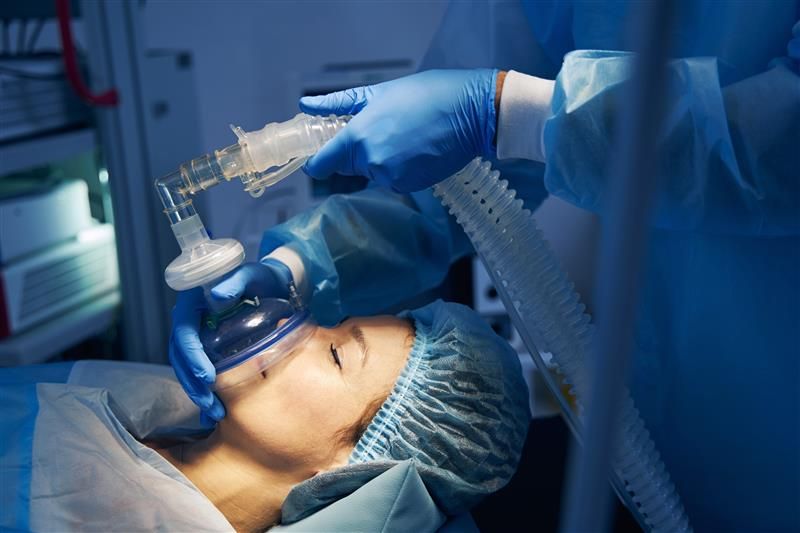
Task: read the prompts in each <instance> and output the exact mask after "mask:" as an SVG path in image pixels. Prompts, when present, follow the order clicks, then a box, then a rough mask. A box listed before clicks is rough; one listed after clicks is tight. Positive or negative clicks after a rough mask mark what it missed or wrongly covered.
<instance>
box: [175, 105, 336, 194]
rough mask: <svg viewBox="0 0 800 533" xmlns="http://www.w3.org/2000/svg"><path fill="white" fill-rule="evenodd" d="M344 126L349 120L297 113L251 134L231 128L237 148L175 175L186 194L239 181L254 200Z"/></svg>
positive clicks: (202, 159) (218, 152)
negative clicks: (178, 176) (289, 118)
mask: <svg viewBox="0 0 800 533" xmlns="http://www.w3.org/2000/svg"><path fill="white" fill-rule="evenodd" d="M349 120H350V117H349V116H342V117H337V116H335V115H331V116H327V117H322V116H312V115H306V114H303V113H299V114H298V115H296V116H295V117H294V118H292V119H291V120H287V121H286V122H272V123H270V124H267V125H266V126H264V127H263V128H261V129H260V130H256V131H250V132H246V131H244V130H243V129H242V128H240V127H237V126H233V125H231V129H232V130H233V132H234V133H235V134H236V137H237V138H238V139H239V142H238V143H237V144H232V145H231V146H228V147H227V148H223V149H222V150H216V151H215V152H214V153H212V154H206V155H204V156H202V157H198V158H196V159H193V160H191V161H189V162H187V163H184V164H183V165H181V169H180V172H181V174H182V176H183V179H184V182H185V184H186V186H187V189H188V191H189V192H190V193H191V194H194V193H197V192H199V191H201V190H204V189H208V188H209V187H211V186H213V185H216V184H217V183H220V182H222V181H223V180H225V181H230V180H232V179H239V180H240V181H241V182H242V185H244V190H245V191H247V192H249V193H250V194H251V195H252V196H254V197H258V196H261V195H262V194H263V193H264V189H266V188H267V187H270V186H272V185H275V184H276V183H278V182H279V181H281V180H282V179H283V178H285V177H286V176H288V175H289V174H291V173H292V172H294V171H296V170H297V169H299V168H300V167H301V166H303V163H305V162H306V160H307V159H308V158H309V157H311V156H312V155H313V154H314V153H316V152H317V150H319V149H320V148H322V145H324V144H325V143H326V142H328V140H330V139H331V138H332V137H333V136H334V135H336V133H337V132H338V131H339V130H340V129H342V128H343V127H344V126H345V125H346V124H347V122H348V121H349Z"/></svg>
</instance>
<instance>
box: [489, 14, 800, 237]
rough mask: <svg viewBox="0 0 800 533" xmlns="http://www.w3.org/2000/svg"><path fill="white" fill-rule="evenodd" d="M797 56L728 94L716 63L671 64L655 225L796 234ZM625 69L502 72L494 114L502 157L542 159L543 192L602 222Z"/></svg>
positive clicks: (585, 59)
mask: <svg viewBox="0 0 800 533" xmlns="http://www.w3.org/2000/svg"><path fill="white" fill-rule="evenodd" d="M798 28H800V24H798V26H796V28H795V33H796V35H795V40H796V41H797V40H800V35H799V34H798V32H800V29H798ZM797 48H799V47H795V49H797ZM790 50H792V47H791V46H790ZM798 59H800V58H783V59H782V60H780V61H776V62H774V66H773V67H772V68H770V69H769V70H766V71H765V72H763V73H761V74H758V75H756V76H753V77H750V78H747V79H744V80H741V81H739V82H737V83H735V84H732V85H729V86H726V87H722V86H721V85H720V81H719V77H718V65H717V62H716V60H714V59H710V58H692V59H681V60H677V61H673V62H671V63H670V64H669V73H670V83H671V85H672V87H673V91H672V94H671V97H670V98H671V99H670V103H671V105H670V108H669V114H668V117H667V119H666V121H665V122H666V130H665V133H664V136H663V138H662V141H661V148H662V150H663V151H662V153H663V154H664V157H663V160H662V161H660V165H661V167H660V170H661V176H663V180H662V182H661V184H660V189H659V196H658V201H657V205H656V210H655V220H654V223H655V224H656V225H657V226H660V227H665V228H675V229H692V230H702V231H714V232H726V233H739V234H753V235H785V234H796V233H798V232H800V180H798V179H797V172H798V168H800V144H798V139H800V76H798V73H797V60H798ZM630 63H631V55H630V54H624V53H617V52H592V51H579V52H573V53H570V54H568V55H567V56H566V57H565V60H564V65H563V67H562V70H561V72H560V74H559V76H558V78H557V80H556V81H555V82H552V81H549V80H543V79H540V78H535V77H532V76H527V75H524V74H520V73H516V72H513V71H512V72H510V73H509V74H508V76H507V77H506V79H505V83H504V85H503V89H502V95H501V100H500V107H499V110H498V135H497V154H498V158H500V159H502V158H506V157H512V158H513V157H524V158H527V159H533V160H539V161H544V162H545V163H546V172H545V186H546V187H547V189H548V191H549V192H550V193H551V194H554V195H556V196H558V197H560V198H562V199H564V200H567V201H568V202H570V203H572V204H574V205H577V206H579V207H582V208H584V209H588V210H591V211H594V212H596V213H600V214H602V212H603V209H604V204H605V198H604V190H605V183H604V179H605V172H606V170H607V169H608V168H609V166H610V161H609V158H610V156H611V155H613V153H614V149H613V146H612V143H613V138H614V135H613V132H614V131H615V121H616V120H617V119H618V116H619V113H618V106H619V105H620V102H622V101H623V100H622V98H621V93H622V92H623V91H624V83H623V82H624V81H625V80H626V79H627V73H628V72H629V71H630Z"/></svg>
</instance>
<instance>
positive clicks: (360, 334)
mask: <svg viewBox="0 0 800 533" xmlns="http://www.w3.org/2000/svg"><path fill="white" fill-rule="evenodd" d="M350 336H351V337H353V340H355V341H356V342H357V343H358V345H359V346H360V347H361V353H363V354H364V357H363V358H362V359H361V366H362V367H363V366H364V365H365V364H366V362H367V356H368V355H369V346H367V339H366V337H364V330H362V329H361V328H360V327H359V326H353V327H352V328H350Z"/></svg>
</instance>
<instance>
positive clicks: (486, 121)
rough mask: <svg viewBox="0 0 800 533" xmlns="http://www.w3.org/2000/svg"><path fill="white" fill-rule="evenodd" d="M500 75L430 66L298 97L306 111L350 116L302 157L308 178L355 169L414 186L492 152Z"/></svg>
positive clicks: (408, 188)
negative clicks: (312, 152)
mask: <svg viewBox="0 0 800 533" xmlns="http://www.w3.org/2000/svg"><path fill="white" fill-rule="evenodd" d="M504 74H505V73H502V72H501V73H498V71H497V70H493V69H475V70H431V71H426V72H421V73H418V74H414V75H411V76H407V77H404V78H399V79H396V80H392V81H388V82H385V83H380V84H378V85H371V86H366V87H357V88H354V89H347V90H345V91H339V92H335V93H331V94H328V95H324V96H312V97H304V98H302V99H301V100H300V109H302V111H303V112H305V113H308V114H312V115H328V114H335V115H354V117H353V119H352V120H351V121H350V123H349V124H348V125H347V126H346V127H345V128H344V129H343V130H341V131H340V132H339V133H337V134H336V136H335V137H334V138H333V139H331V140H330V141H328V142H327V143H326V144H325V145H324V146H323V147H322V148H321V149H320V150H319V151H318V152H317V154H316V155H314V156H313V157H312V158H311V159H309V160H308V161H307V163H306V165H305V172H306V173H307V174H309V175H310V176H311V177H313V178H327V177H329V176H331V175H332V174H335V173H338V174H345V175H361V176H365V177H367V178H369V179H371V180H373V181H375V182H377V183H378V184H380V185H382V186H385V187H389V188H391V189H393V190H395V191H397V192H412V191H418V190H422V189H425V188H427V187H430V186H432V185H434V184H436V183H438V182H439V181H441V180H443V179H445V178H448V177H449V176H451V175H452V174H454V173H455V172H457V171H458V170H461V169H462V168H463V167H464V166H465V165H466V164H467V163H469V162H470V161H471V160H472V159H474V158H475V157H477V156H483V157H490V156H493V155H494V152H495V148H494V143H495V132H496V129H497V104H498V102H499V98H498V96H499V91H498V88H500V87H501V86H502V81H503V78H504Z"/></svg>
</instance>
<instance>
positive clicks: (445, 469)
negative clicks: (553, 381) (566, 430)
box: [283, 301, 530, 520]
mask: <svg viewBox="0 0 800 533" xmlns="http://www.w3.org/2000/svg"><path fill="white" fill-rule="evenodd" d="M400 316H401V317H407V318H410V319H411V320H413V322H414V326H415V330H416V332H415V338H414V344H413V346H412V348H411V353H410V355H409V357H408V361H407V362H406V365H405V368H404V369H403V371H402V372H401V374H400V376H399V377H398V379H397V381H396V382H395V385H394V388H393V389H392V392H391V393H390V395H389V397H388V398H387V399H386V401H385V402H384V403H383V405H382V406H381V408H380V409H379V410H378V413H377V414H376V415H375V417H374V418H373V420H372V422H371V423H370V425H369V426H368V427H367V429H366V431H365V432H364V435H363V436H362V437H361V439H360V440H359V441H358V443H356V446H355V448H354V450H353V452H352V454H351V455H350V459H349V465H348V466H346V467H344V468H340V469H337V470H335V471H333V472H330V473H326V474H320V475H317V476H315V477H314V478H312V479H310V480H307V481H306V482H304V483H302V484H301V485H300V486H298V487H296V488H295V489H294V490H293V491H292V493H290V495H289V498H287V501H286V502H285V503H284V507H283V518H284V520H286V519H291V518H294V519H299V518H301V517H302V516H307V514H310V512H312V511H313V510H314V509H318V508H319V507H321V506H322V504H323V503H330V502H331V501H334V500H335V499H338V497H341V496H343V495H344V494H346V493H347V492H348V491H350V492H351V491H352V490H355V489H356V488H358V486H360V484H363V483H364V482H366V481H367V480H369V479H370V478H371V477H375V476H376V475H379V474H380V473H382V472H384V471H385V470H387V469H388V468H390V467H391V466H394V465H395V464H397V463H398V462H400V461H405V460H411V461H413V462H414V465H415V467H416V469H417V471H418V472H419V475H420V477H421V478H422V480H423V482H424V484H425V487H426V488H427V490H428V492H429V493H430V496H431V497H432V498H433V500H434V501H435V502H436V504H437V506H438V507H439V508H440V509H441V510H442V511H443V512H445V513H447V514H450V515H454V514H458V513H460V512H462V511H465V510H467V509H469V508H470V507H471V506H473V505H474V504H475V503H477V502H478V501H479V500H480V499H481V498H482V497H484V496H486V495H487V494H490V493H492V492H494V491H496V490H498V489H500V488H501V487H503V486H504V485H505V484H506V483H508V481H509V480H510V479H511V476H512V475H513V474H514V472H515V471H516V468H517V464H518V462H519V458H520V454H521V452H522V447H523V444H524V442H525V436H526V433H527V430H528V423H529V421H530V411H529V407H528V389H527V386H526V385H525V382H524V380H523V378H522V373H521V369H520V363H519V359H518V356H517V354H516V353H515V352H514V351H513V350H512V349H511V347H510V346H509V345H508V344H507V343H506V342H505V341H504V340H503V339H501V338H500V337H498V336H497V335H496V334H495V333H494V332H493V331H492V329H491V328H490V327H489V326H488V325H487V324H486V323H485V322H484V321H483V320H482V319H481V318H480V317H479V316H478V315H477V314H476V313H475V312H474V311H472V310H471V309H469V308H467V307H464V306H463V305H458V304H453V303H446V302H442V301H436V302H434V303H432V304H429V305H427V306H425V307H422V308H420V309H417V310H415V311H410V312H406V313H403V314H402V315H400ZM301 507H306V508H305V509H301ZM290 517H291V518H290Z"/></svg>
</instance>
